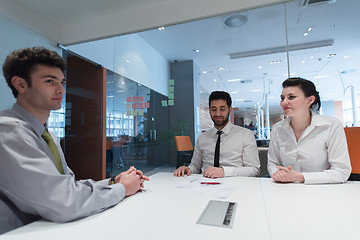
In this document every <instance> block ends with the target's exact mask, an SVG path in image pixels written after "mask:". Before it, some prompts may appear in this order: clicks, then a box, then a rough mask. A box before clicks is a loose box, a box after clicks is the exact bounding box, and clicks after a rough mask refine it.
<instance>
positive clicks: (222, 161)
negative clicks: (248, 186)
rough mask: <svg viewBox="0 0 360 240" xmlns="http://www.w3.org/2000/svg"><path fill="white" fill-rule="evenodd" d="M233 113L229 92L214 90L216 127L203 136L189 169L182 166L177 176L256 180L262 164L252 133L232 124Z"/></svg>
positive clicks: (212, 105)
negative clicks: (194, 175)
mask: <svg viewBox="0 0 360 240" xmlns="http://www.w3.org/2000/svg"><path fill="white" fill-rule="evenodd" d="M231 110H232V107H231V97H230V95H229V93H227V92H223V91H215V92H212V93H211V94H210V97H209V112H210V117H211V119H212V121H213V122H214V127H213V128H211V129H209V130H207V131H206V132H205V133H202V134H201V135H200V136H199V138H198V140H197V142H196V145H195V149H194V154H193V157H192V159H191V163H190V165H189V166H188V167H186V166H181V167H179V168H178V169H176V170H175V172H174V176H177V177H180V176H184V175H185V174H186V175H188V176H189V175H190V174H192V173H200V172H202V173H203V176H204V177H209V178H221V177H230V176H249V177H255V176H257V175H258V174H259V168H260V161H259V155H258V150H257V146H256V141H255V137H254V135H253V133H252V132H251V131H250V130H248V129H245V128H242V127H240V126H236V125H233V124H232V123H231V122H230V121H229V114H230V112H231Z"/></svg>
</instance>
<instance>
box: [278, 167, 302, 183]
mask: <svg viewBox="0 0 360 240" xmlns="http://www.w3.org/2000/svg"><path fill="white" fill-rule="evenodd" d="M276 167H277V168H278V169H279V170H277V171H276V172H275V173H274V174H273V175H272V179H273V180H274V182H278V183H292V182H301V183H303V182H305V179H304V175H303V174H302V173H300V172H295V171H294V170H292V168H291V167H290V166H289V167H282V166H276Z"/></svg>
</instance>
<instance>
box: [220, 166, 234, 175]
mask: <svg viewBox="0 0 360 240" xmlns="http://www.w3.org/2000/svg"><path fill="white" fill-rule="evenodd" d="M222 168H223V169H224V177H232V176H234V168H233V167H223V166H222Z"/></svg>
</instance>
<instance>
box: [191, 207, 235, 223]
mask: <svg viewBox="0 0 360 240" xmlns="http://www.w3.org/2000/svg"><path fill="white" fill-rule="evenodd" d="M236 205H237V203H236V202H223V201H214V200H211V201H210V202H209V203H208V205H207V206H206V208H205V210H204V211H203V213H202V214H201V216H200V218H199V220H198V221H197V223H198V224H205V225H213V226H219V227H228V228H231V227H232V225H233V222H234V221H233V220H234V216H235V210H236Z"/></svg>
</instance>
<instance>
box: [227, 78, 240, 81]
mask: <svg viewBox="0 0 360 240" xmlns="http://www.w3.org/2000/svg"><path fill="white" fill-rule="evenodd" d="M241 80H242V79H241V78H237V79H230V80H228V82H238V81H241Z"/></svg>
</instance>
